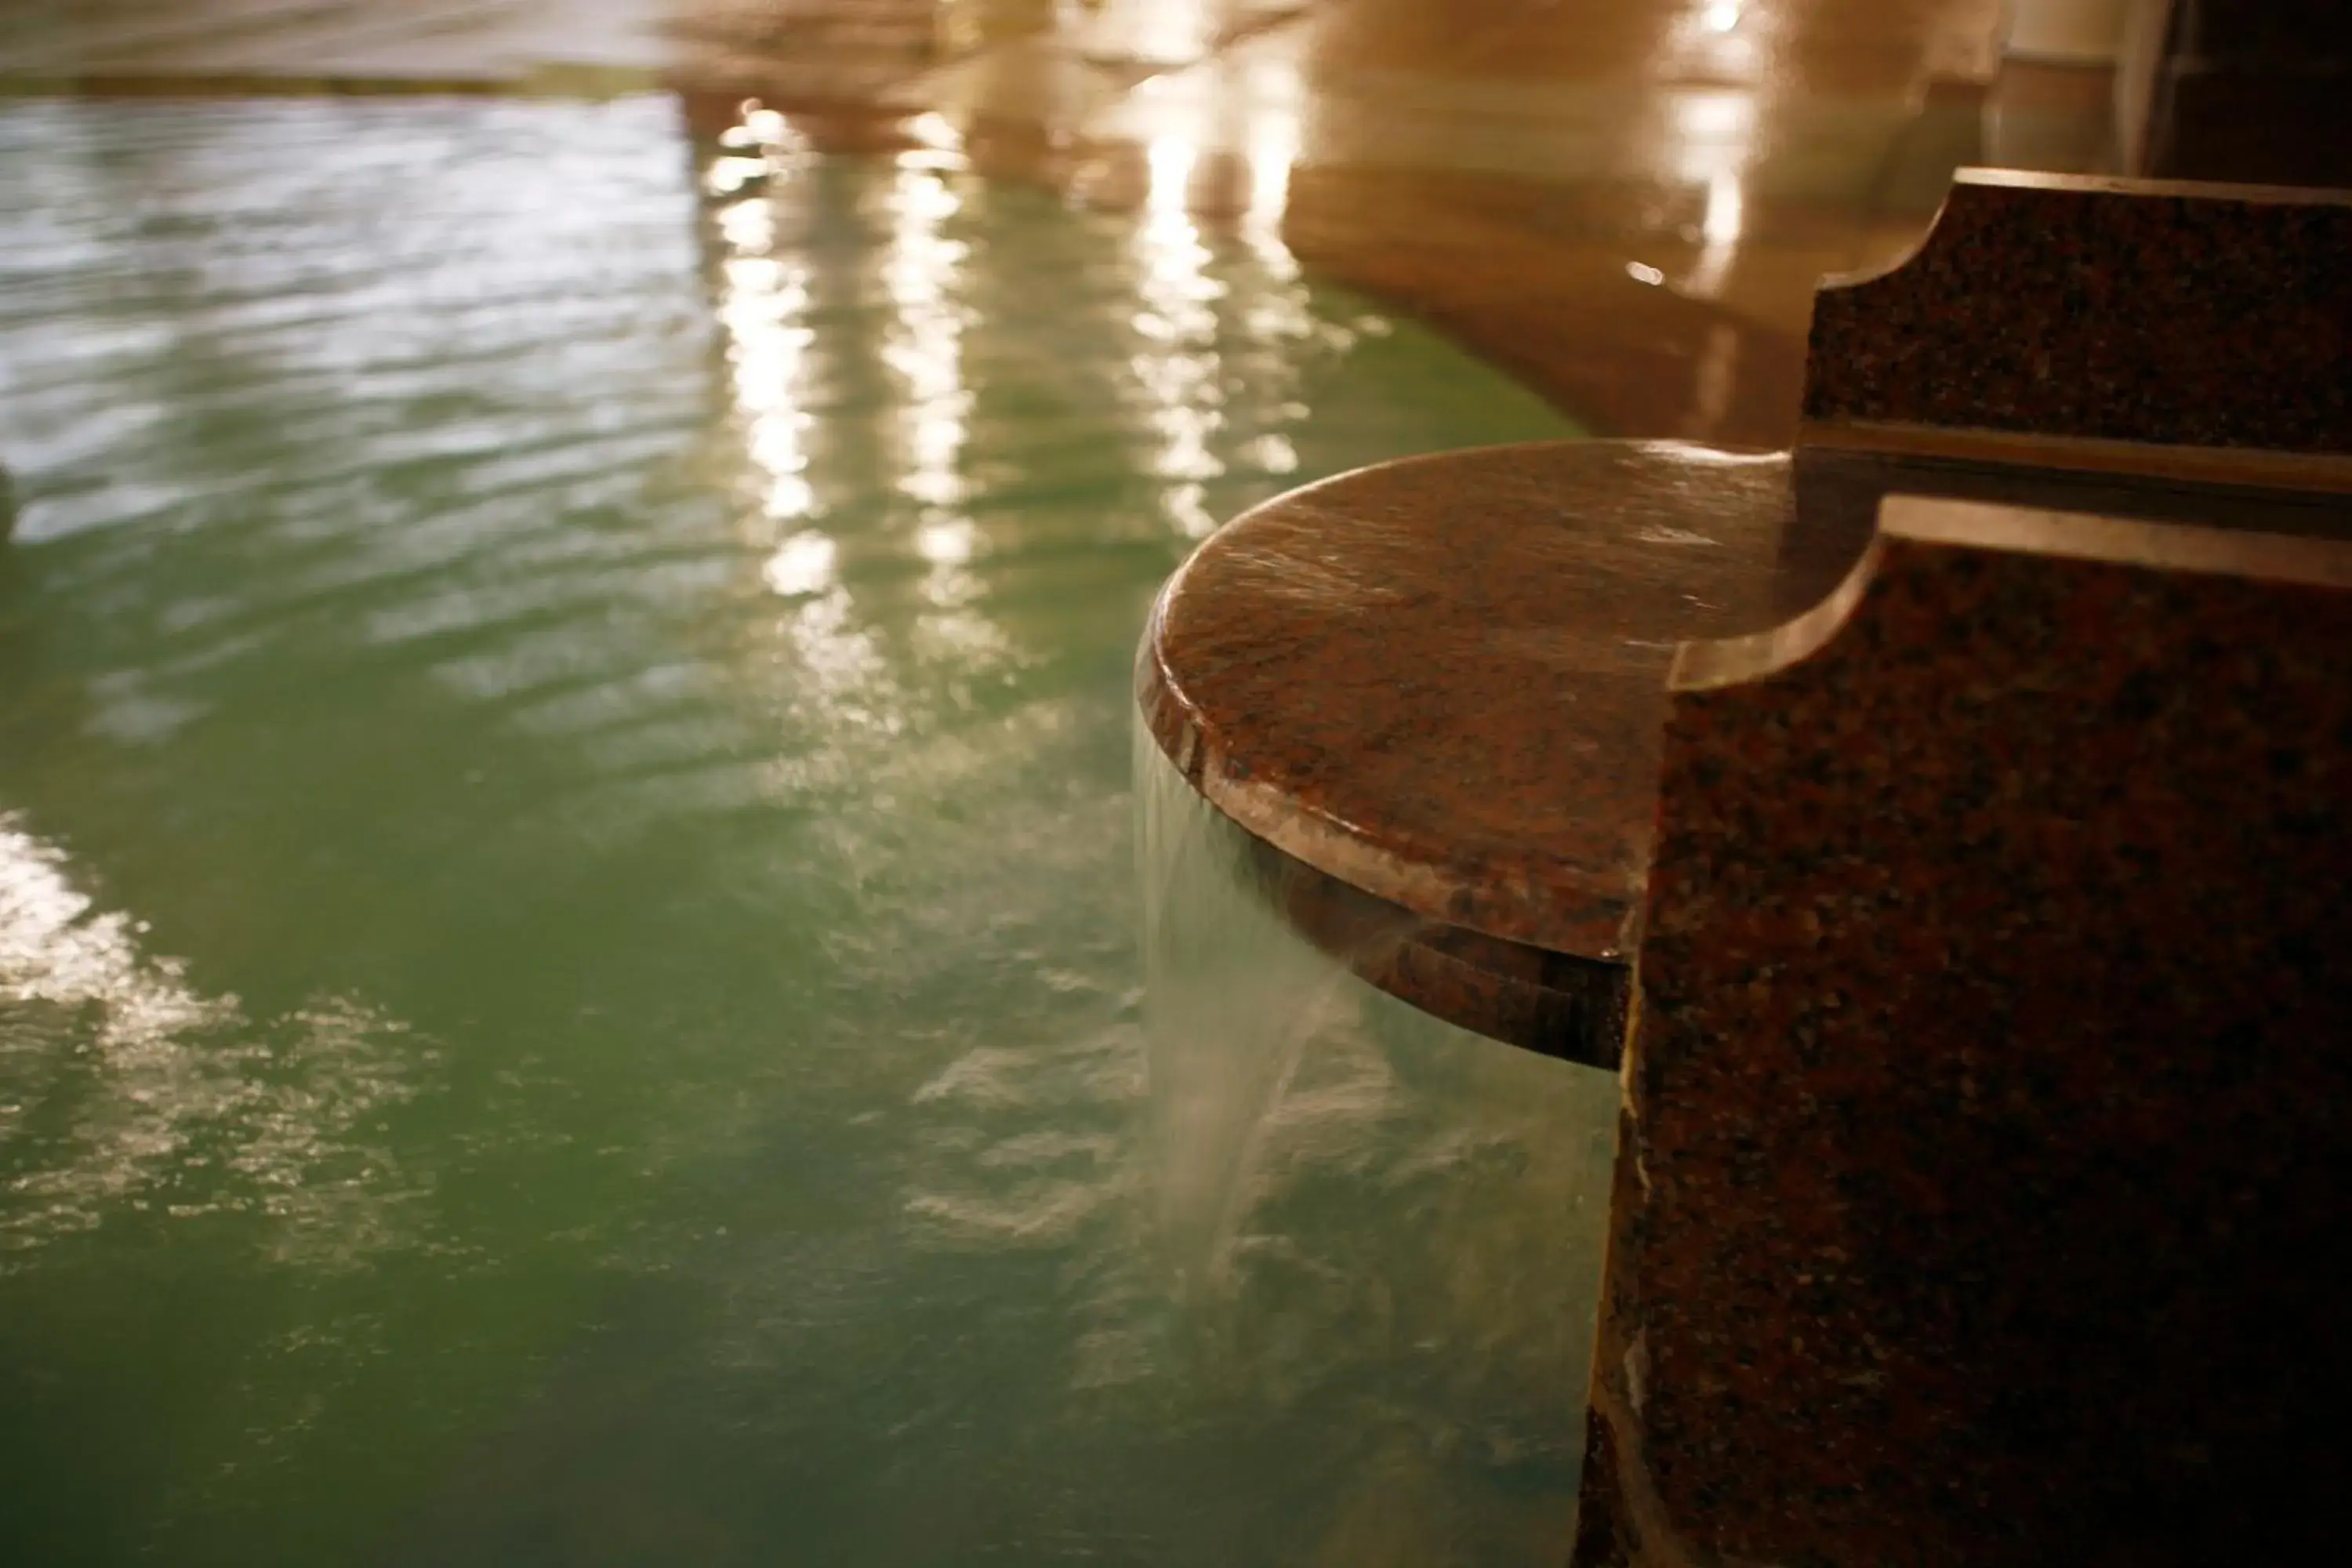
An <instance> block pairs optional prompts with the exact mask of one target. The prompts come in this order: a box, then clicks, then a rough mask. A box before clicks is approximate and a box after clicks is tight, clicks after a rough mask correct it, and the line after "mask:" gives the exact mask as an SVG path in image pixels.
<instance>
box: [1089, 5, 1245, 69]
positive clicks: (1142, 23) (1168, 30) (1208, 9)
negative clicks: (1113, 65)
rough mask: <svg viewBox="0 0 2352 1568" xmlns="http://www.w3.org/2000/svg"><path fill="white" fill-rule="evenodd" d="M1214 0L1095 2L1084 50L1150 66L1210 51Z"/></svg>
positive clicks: (1180, 61)
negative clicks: (1093, 16) (1086, 48)
mask: <svg viewBox="0 0 2352 1568" xmlns="http://www.w3.org/2000/svg"><path fill="white" fill-rule="evenodd" d="M1216 5H1217V0H1096V5H1095V10H1096V16H1095V18H1094V20H1093V22H1092V24H1091V25H1090V26H1089V28H1088V31H1089V34H1090V37H1088V39H1087V46H1088V49H1089V52H1091V53H1095V54H1097V55H1101V56H1105V57H1116V58H1125V59H1131V60H1139V61H1143V62H1146V63H1149V64H1152V65H1163V66H1166V65H1181V64H1185V63H1188V62H1190V61H1192V60H1197V59H1199V58H1201V57H1202V55H1205V54H1207V53H1208V52H1209V47H1210V46H1211V45H1212V44H1213V43H1215V42H1216V37H1217V16H1216Z"/></svg>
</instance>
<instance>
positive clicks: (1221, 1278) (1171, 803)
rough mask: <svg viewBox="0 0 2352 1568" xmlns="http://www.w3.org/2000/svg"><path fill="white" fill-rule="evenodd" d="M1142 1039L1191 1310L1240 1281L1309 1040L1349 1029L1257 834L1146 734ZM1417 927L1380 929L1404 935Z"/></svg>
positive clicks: (1327, 961)
mask: <svg viewBox="0 0 2352 1568" xmlns="http://www.w3.org/2000/svg"><path fill="white" fill-rule="evenodd" d="M1135 736H1136V742H1135V775H1136V803H1137V813H1136V816H1137V824H1136V841H1137V845H1138V847H1139V862H1140V864H1139V873H1140V880H1141V887H1142V894H1143V952H1144V963H1145V988H1144V996H1145V1000H1144V1010H1145V1030H1146V1035H1147V1037H1148V1039H1149V1042H1150V1115H1151V1134H1152V1137H1151V1147H1152V1155H1153V1162H1154V1165H1155V1173H1154V1174H1155V1178H1156V1194H1155V1195H1156V1198H1157V1204H1156V1209H1157V1218H1158V1221H1159V1233H1160V1242H1161V1245H1162V1246H1163V1247H1165V1248H1166V1249H1167V1253H1168V1261H1169V1262H1170V1263H1171V1265H1172V1267H1173V1268H1174V1270H1175V1273H1176V1277H1177V1278H1178V1279H1179V1280H1181V1282H1182V1284H1183V1286H1184V1287H1185V1289H1186V1293H1187V1295H1188V1296H1189V1297H1191V1298H1192V1300H1194V1302H1195V1303H1196V1304H1198V1303H1200V1302H1201V1301H1202V1300H1203V1299H1204V1298H1207V1297H1210V1296H1213V1295H1214V1294H1215V1293H1216V1288H1217V1287H1218V1286H1220V1285H1223V1284H1230V1278H1229V1276H1230V1268H1231V1264H1232V1252H1233V1247H1234V1243H1235V1241H1236V1239H1237V1238H1238V1236H1239V1232H1240V1227H1241V1226H1242V1224H1243V1222H1244V1219H1245V1217H1246V1215H1247V1210H1248V1207H1249V1203H1250V1197H1251V1193H1252V1187H1253V1183H1254V1181H1255V1177H1256V1173H1257V1166H1258V1162H1259V1159H1260V1156H1261V1154H1262V1152H1263V1149H1264V1145H1265V1138H1266V1132H1267V1128H1268V1123H1269V1121H1270V1120H1271V1119H1272V1117H1273V1116H1274V1115H1275V1113H1276V1110H1277V1109H1278V1107H1279V1106H1280V1105H1281V1103H1282V1101H1283V1099H1284V1096H1285V1093H1286V1090H1287V1089H1288V1088H1289V1087H1290V1083H1291V1079H1292V1078H1293V1076H1294V1075H1295V1074H1296V1073H1297V1068H1298V1064H1299V1059H1300V1058H1301V1056H1302V1054H1303V1053H1304V1052H1305V1051H1306V1049H1307V1044H1308V1042H1309V1041H1310V1040H1312V1039H1315V1038H1317V1037H1320V1036H1323V1035H1325V1034H1328V1033H1330V1032H1333V1031H1338V1030H1344V1029H1346V1028H1348V1027H1349V1026H1351V1025H1352V1024H1353V1023H1354V1022H1355V1020H1354V1018H1353V1016H1352V1013H1353V1006H1354V1004H1355V1003H1356V1002H1357V1001H1358V1000H1359V998H1358V997H1357V996H1356V995H1355V994H1353V993H1352V992H1351V991H1350V990H1349V989H1348V988H1347V982H1348V972H1347V970H1346V968H1345V967H1344V966H1343V965H1342V964H1341V963H1339V961H1338V960H1336V959H1333V958H1330V957H1327V956H1326V955H1325V954H1323V953H1322V952H1318V951H1317V950H1316V949H1315V948H1313V947H1312V946H1310V945H1309V944H1307V942H1302V941H1300V940H1299V939H1298V938H1297V936H1296V935H1295V934H1294V933H1293V932H1292V931H1290V930H1289V929H1288V928H1287V927H1286V926H1285V925H1284V923H1283V921H1282V919H1281V917H1280V915H1279V914H1278V913H1277V912H1276V909H1275V907H1274V905H1273V902H1272V900H1271V897H1270V889H1266V888H1265V887H1264V886H1263V877H1262V874H1261V873H1260V871H1259V869H1258V868H1257V867H1256V866H1255V865H1254V864H1253V863H1252V859H1251V857H1250V855H1249V850H1248V840H1247V838H1246V837H1245V836H1244V834H1243V833H1242V832H1241V831H1240V830H1239V829H1238V828H1236V827H1235V826H1234V825H1233V824H1232V823H1231V822H1230V821H1228V820H1227V819H1226V818H1225V817H1224V816H1222V815H1221V814H1220V813H1218V812H1217V810H1216V809H1215V808H1214V807H1213V806H1211V805H1209V804H1208V803H1207V802H1205V801H1203V800H1202V798H1201V797H1200V795H1197V794H1196V793H1194V791H1193V790H1192V787H1191V785H1190V784H1187V783H1186V782H1185V780H1184V778H1183V775H1182V774H1181V773H1178V772H1177V771H1176V769H1175V768H1174V767H1173V766H1172V765H1171V763H1169V762H1168V760H1167V758H1166V757H1165V756H1164V755H1163V754H1162V753H1161V752H1160V748H1159V744H1158V742H1155V741H1154V740H1153V739H1152V738H1151V735H1150V731H1149V730H1148V729H1146V727H1145V726H1144V725H1143V724H1142V723H1141V722H1140V721H1138V723H1137V725H1136V729H1135ZM1410 931H1411V925H1410V924H1409V923H1407V922H1404V921H1400V922H1399V923H1398V924H1397V926H1396V927H1395V928H1394V929H1393V930H1391V931H1376V932H1372V933H1370V934H1369V935H1368V936H1367V938H1366V939H1365V940H1366V941H1367V942H1368V943H1373V944H1377V943H1379V942H1395V941H1401V940H1402V939H1403V938H1404V937H1405V936H1406V935H1408V934H1410Z"/></svg>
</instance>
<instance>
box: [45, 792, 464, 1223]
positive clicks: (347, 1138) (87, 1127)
mask: <svg viewBox="0 0 2352 1568" xmlns="http://www.w3.org/2000/svg"><path fill="white" fill-rule="evenodd" d="M146 931H147V928H146V926H145V925H144V923H143V922H141V921H134V920H132V919H131V917H130V916H128V915H126V914H123V913H121V912H120V911H110V910H100V909H99V908H98V907H97V906H96V904H95V902H94V901H93V900H91V899H90V897H89V895H88V894H86V893H84V892H83V891H81V890H80V889H79V888H78V887H76V886H75V879H74V878H73V877H72V875H71V872H70V868H69V866H68V862H67V860H66V858H65V856H64V855H63V854H62V853H61V852H59V851H58V849H57V848H56V847H53V846H51V845H48V844H46V843H44V842H42V841H41V840H40V839H38V838H37V837H34V836H33V835H31V834H30V833H28V832H26V831H25V830H24V828H23V827H22V826H20V825H19V824H18V823H17V822H16V821H15V820H13V819H10V818H7V817H0V1020H5V1024H6V1028H5V1029H0V1142H5V1143H6V1144H8V1145H9V1146H10V1148H11V1151H12V1155H13V1157H12V1160H11V1162H10V1167H11V1168H10V1169H9V1171H8V1173H7V1174H6V1175H5V1178H0V1253H5V1252H8V1251H16V1250H24V1249H28V1248H31V1247H40V1246H43V1245H45V1244H47V1243H49V1242H52V1241H54V1240H57V1239H58V1238H59V1237H64V1236H69V1235H72V1234H75V1233H77V1232H80V1231H87V1230H90V1229H93V1228H95V1227H96V1226H100V1225H103V1224H105V1223H107V1222H108V1221H109V1220H110V1219H113V1218H115V1217H117V1216H119V1215H123V1214H126V1213H129V1214H144V1215H151V1216H153V1217H156V1218H161V1219H168V1220H181V1219H195V1218H199V1217H202V1216H205V1215H226V1214H242V1215H253V1216H259V1217H261V1218H264V1219H266V1220H267V1221H268V1224H269V1226H270V1229H269V1231H268V1238H267V1240H266V1242H265V1246H266V1247H267V1249H268V1252H269V1254H270V1256H271V1257H272V1258H275V1259H277V1260H278V1261H280V1262H285V1263H289V1264H301V1265H304V1266H308V1267H313V1268H346V1267H352V1266H356V1265H357V1264H358V1263H360V1262H361V1261H362V1258H363V1256H364V1255H365V1254H366V1253H368V1252H370V1251H372V1250H374V1249H375V1248H377V1247H382V1246H384V1245H388V1244H391V1243H392V1242H394V1241H395V1240H396V1239H398V1238H399V1236H400V1235H401V1233H402V1230H403V1226H401V1224H400V1221H401V1220H402V1218H403V1217H404V1215H405V1214H406V1213H407V1212H409V1209H408V1205H412V1204H413V1202H414V1200H415V1199H417V1198H419V1197H422V1196H424V1195H425V1194H426V1192H427V1189H426V1188H425V1186H423V1185H422V1184H420V1183H419V1182H418V1181H417V1180H416V1179H415V1177H414V1176H410V1175H405V1174H404V1173H402V1172H401V1171H400V1169H399V1167H398V1165H397V1163H396V1162H395V1160H394V1157H393V1155H392V1153H391V1152H390V1151H389V1150H388V1149H386V1148H384V1147H383V1146H381V1145H380V1144H376V1143H373V1142H371V1141H370V1139H369V1137H368V1135H367V1133H368V1132H372V1131H375V1130H376V1129H378V1128H379V1127H380V1121H379V1119H380V1118H381V1116H382V1115H383V1112H385V1111H387V1110H390V1109H391V1108H392V1107H394V1105H397V1104H399V1103H401V1102H403V1101H404V1100H411V1099H414V1098H415V1096H416V1094H417V1093H418V1092H420V1089H421V1088H422V1087H423V1083H422V1080H423V1079H425V1077H426V1076H427V1075H429V1074H430V1073H432V1072H434V1071H436V1070H437V1061H436V1057H435V1054H434V1053H433V1052H432V1051H431V1050H429V1049H427V1048H425V1047H421V1046H420V1045H418V1044H417V1043H416V1042H415V1041H414V1040H412V1039H407V1038H404V1036H405V1034H406V1031H405V1029H404V1026H401V1025H400V1024H398V1023H397V1022H395V1021H394V1020H391V1019H387V1018H384V1017H383V1016H380V1015H378V1014H376V1013H374V1012H373V1011H372V1010H371V1009H369V1008H367V1007H365V1006H362V1005H360V1004H357V1003H354V1002H351V1001H348V1000H346V999H343V998H341V997H326V998H321V999H320V1000H318V1001H315V1002H313V1003H312V1004H310V1005H307V1006H305V1007H302V1008H300V1009H298V1010H297V1011H295V1012H293V1013H291V1014H289V1015H287V1016H283V1017H280V1018H277V1019H272V1020H268V1021H264V1022H259V1023H257V1022H256V1021H255V1020H252V1019H250V1018H248V1017H247V1016H246V1014H245V1011H244V1009H243V1007H242V1006H241V1005H239V1003H238V1001H237V999H236V997H235V996H226V995H206V994H203V993H202V992H200V991H199V990H197V989H196V988H195V987H194V985H193V984H190V983H189V980H188V977H187V969H186V965H184V963H180V962H179V961H178V960H175V959H171V958H163V957H156V956H152V955H150V954H148V953H146V952H143V951H142V938H143V937H144V936H145V935H146ZM16 1030H24V1031H26V1032H24V1033H21V1034H18V1033H14V1032H12V1031H16ZM37 1110H51V1111H57V1110H62V1111H63V1112H64V1115H63V1116H62V1117H61V1118H58V1117H49V1116H45V1117H43V1119H42V1120H43V1122H44V1125H42V1126H41V1127H40V1128H39V1130H38V1131H37V1132H36V1131H35V1130H34V1123H33V1117H34V1115H35V1113H36V1111H37ZM363 1129H364V1130H366V1131H363Z"/></svg>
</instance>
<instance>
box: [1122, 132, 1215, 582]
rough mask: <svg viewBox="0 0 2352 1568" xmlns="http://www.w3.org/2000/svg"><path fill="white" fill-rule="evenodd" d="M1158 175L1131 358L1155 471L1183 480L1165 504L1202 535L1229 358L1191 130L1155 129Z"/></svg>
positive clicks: (1150, 200) (1140, 252)
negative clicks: (1195, 199) (1196, 200)
mask: <svg viewBox="0 0 2352 1568" xmlns="http://www.w3.org/2000/svg"><path fill="white" fill-rule="evenodd" d="M1145 159H1146V163H1147V165H1148V167H1149V168H1150V175H1151V183H1150V186H1149V188H1148V191H1147V194H1146V197H1145V203H1144V221H1143V223H1142V224H1141V226H1139V228H1138V229H1137V231H1136V242H1135V252H1136V260H1137V264H1138V265H1137V272H1136V292H1137V294H1138V296H1139V299H1138V303H1139V306H1140V307H1141V308H1140V309H1139V310H1137V311H1136V314H1135V320H1134V326H1135V331H1136V333H1137V335H1138V336H1139V338H1141V339H1142V340H1143V345H1144V346H1143V347H1142V349H1141V350H1140V351H1139V352H1138V353H1136V354H1135V355H1134V356H1133V357H1132V358H1131V359H1129V362H1128V363H1129V368H1130V370H1131V371H1132V372H1133V374H1134V376H1135V379H1136V382H1137V384H1139V387H1140V388H1141V390H1142V393H1143V397H1144V417H1145V421H1146V423H1147V424H1148V425H1149V426H1150V429H1151V431H1152V433H1153V435H1154V436H1155V437H1156V438H1157V445H1158V447H1159V450H1158V451H1157V452H1155V453H1154V454H1153V455H1152V458H1151V459H1150V468H1151V471H1152V472H1153V473H1155V474H1157V475H1159V476H1160V478H1162V479H1171V480H1174V481H1176V483H1175V484H1174V485H1173V486H1171V489H1169V490H1168V491H1167V492H1166V497H1165V500H1164V503H1163V504H1164V505H1165V507H1166V509H1167V510H1168V514H1169V516H1170V518H1171V521H1174V522H1175V523H1176V525H1177V526H1178V527H1179V528H1180V529H1181V530H1182V531H1184V532H1185V533H1187V534H1190V535H1193V536H1195V537H1198V536H1200V535H1202V534H1205V533H1206V532H1208V531H1209V530H1210V529H1212V528H1213V527H1214V526H1215V522H1214V520H1213V518H1211V517H1210V515H1209V512H1208V510H1207V507H1206V504H1205V500H1204V492H1203V491H1202V489H1201V488H1200V487H1201V485H1202V482H1203V481H1205V480H1208V479H1216V478H1218V477H1220V476H1221V475H1223V473H1224V471H1225V466H1224V464H1223V462H1221V461H1219V460H1218V458H1217V457H1216V455H1215V453H1213V451H1211V450H1210V441H1211V439H1212V437H1214V436H1215V434H1216V432H1217V431H1218V430H1219V429H1220V428H1221V427H1222V426H1223V423H1224V415H1223V411H1222V408H1221V406H1220V405H1222V404H1223V401H1224V389H1223V384H1222V374H1223V363H1222V361H1221V359H1220V357H1219V355H1218V353H1217V312H1216V301H1217V300H1220V299H1222V298H1223V295H1224V291H1225V290H1224V286H1223V284H1221V283H1219V282H1218V281H1217V280H1216V279H1213V278H1212V277H1211V276H1210V275H1209V264H1210V262H1211V260H1212V259H1213V257H1212V254H1211V252H1210V250H1209V247H1208V246H1207V244H1206V243H1205V242H1204V241H1203V240H1202V235H1201V230H1200V226H1199V225H1197V224H1195V223H1194V222H1193V221H1192V210H1191V206H1190V202H1191V198H1192V177H1193V174H1194V173H1195V171H1196V170H1197V169H1198V168H1199V165H1200V159H1201V149H1200V145H1199V143H1197V142H1194V141H1193V140H1192V139H1191V138H1189V137H1184V136H1177V135H1162V136H1157V137H1154V138H1153V139H1152V140H1151V142H1150V143H1149V144H1148V145H1147V146H1146V148H1145Z"/></svg>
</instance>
